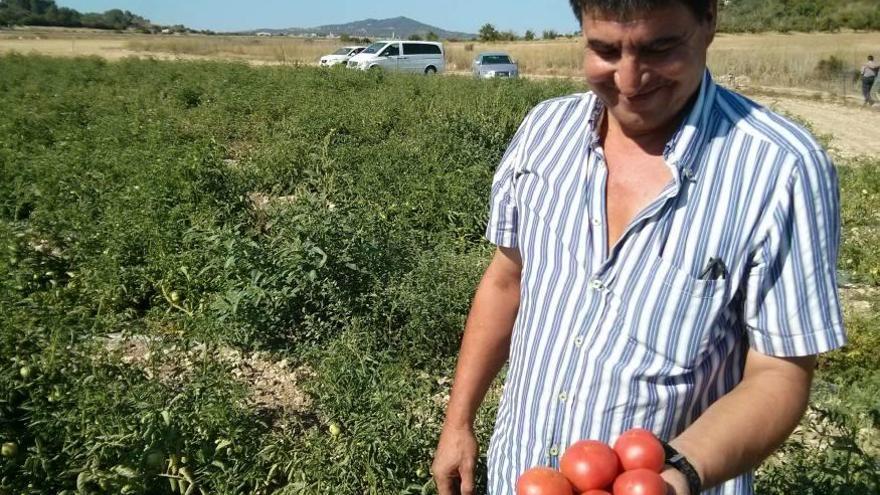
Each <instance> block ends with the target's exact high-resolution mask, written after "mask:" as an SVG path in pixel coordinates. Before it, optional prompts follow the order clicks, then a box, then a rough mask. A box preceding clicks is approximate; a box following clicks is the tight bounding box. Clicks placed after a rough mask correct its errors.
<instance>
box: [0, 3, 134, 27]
mask: <svg viewBox="0 0 880 495" xmlns="http://www.w3.org/2000/svg"><path fill="white" fill-rule="evenodd" d="M3 24H10V25H13V24H19V25H25V26H65V27H89V28H97V29H117V30H120V29H127V28H132V27H134V28H147V27H148V26H149V25H150V21H149V20H147V19H144V18H143V17H140V16H138V15H135V14H132V13H131V12H129V11H127V10H125V11H123V10H120V9H111V10H108V11H106V12H104V13H103V14H98V13H85V14H82V13H80V12H78V11H76V10H74V9H70V8H67V7H58V6H57V5H55V2H54V1H53V0H0V25H3Z"/></svg>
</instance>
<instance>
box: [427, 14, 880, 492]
mask: <svg viewBox="0 0 880 495" xmlns="http://www.w3.org/2000/svg"><path fill="white" fill-rule="evenodd" d="M560 1H561V0H560ZM570 3H571V6H572V7H573V10H574V13H575V14H576V15H577V18H578V20H579V21H580V22H581V26H582V30H583V35H584V39H585V50H584V75H585V77H586V80H587V82H588V83H589V86H590V88H591V91H589V92H586V93H579V94H573V95H568V96H562V97H558V98H553V99H550V100H547V101H544V102H542V103H539V104H538V105H537V106H536V107H535V108H534V109H533V110H532V111H531V112H530V113H529V114H528V115H527V116H526V118H525V120H524V121H523V123H522V125H521V127H520V128H519V131H518V132H517V133H516V134H515V135H514V137H513V139H512V141H511V143H510V145H509V147H508V149H507V152H506V153H505V154H504V157H503V158H502V159H501V161H500V164H499V165H498V168H497V172H496V174H495V179H494V182H493V184H492V189H491V196H490V208H489V215H488V218H489V221H488V225H487V229H486V237H487V238H488V240H489V241H490V242H491V243H493V244H495V245H496V246H497V250H496V252H495V256H494V258H493V259H492V261H491V263H490V264H489V266H488V268H487V269H486V272H485V275H484V276H483V279H482V281H481V282H480V285H479V287H478V289H477V291H476V295H475V296H474V299H473V305H472V307H471V311H470V315H469V317H468V320H467V323H466V325H465V331H464V339H463V342H462V345H461V352H460V354H459V360H458V366H457V369H456V372H455V379H454V381H453V386H452V392H451V395H450V399H449V403H448V405H447V410H446V420H445V423H444V426H443V430H442V433H441V434H440V439H439V441H438V446H437V451H436V454H435V457H434V463H433V465H432V472H433V475H434V479H435V480H436V482H437V486H438V491H439V493H440V495H459V494H462V495H472V494H474V492H475V487H474V480H475V472H474V471H475V469H474V468H475V466H477V465H478V463H477V460H478V459H479V448H478V445H477V438H476V436H475V434H474V418H475V417H476V414H477V408H478V407H479V405H480V403H481V402H482V401H483V398H484V396H485V394H486V392H487V390H488V389H489V386H490V384H491V383H492V380H493V379H494V378H495V376H496V374H497V373H498V372H499V371H500V370H501V368H502V366H503V365H504V364H505V363H507V364H508V365H509V366H508V367H507V372H506V374H505V375H506V376H505V385H504V389H503V393H502V398H501V402H500V404H499V406H498V412H497V416H496V422H495V430H494V433H493V435H492V438H491V440H490V442H489V446H488V450H487V457H486V461H487V462H486V464H487V468H488V472H487V480H488V487H487V490H486V492H487V493H488V495H512V494H514V493H515V488H514V487H515V485H516V482H517V478H518V477H519V475H520V474H521V473H523V472H524V471H525V470H527V469H528V468H530V467H533V466H541V465H543V466H551V467H553V468H557V467H559V463H560V458H561V456H562V455H563V454H564V453H565V451H566V449H567V448H568V446H570V445H571V444H573V443H574V442H576V441H577V440H580V439H594V440H600V441H603V442H613V441H614V440H615V439H616V438H617V437H619V436H620V434H621V433H622V432H624V431H626V430H628V429H630V428H635V427H641V428H646V429H648V430H651V431H652V432H653V433H654V434H656V435H657V436H658V437H660V438H662V439H664V440H666V441H668V443H669V446H670V449H669V451H668V454H667V455H668V457H667V458H666V460H667V461H668V463H669V466H667V467H666V469H664V471H663V473H662V477H663V479H665V481H666V483H668V485H669V487H668V495H697V494H701V495H752V494H753V493H754V487H753V481H754V471H753V468H754V467H755V466H757V465H758V464H759V463H760V462H761V461H762V460H764V458H766V457H767V456H768V455H770V453H771V452H773V451H774V450H775V449H776V448H777V447H778V446H779V445H780V444H781V443H782V442H783V441H784V440H785V439H786V438H787V437H788V436H789V434H790V433H791V432H792V430H793V429H794V428H795V426H797V424H798V421H799V420H800V419H801V416H802V415H803V413H804V410H805V409H806V407H807V403H808V400H809V395H810V383H811V382H812V378H813V370H814V369H815V368H816V355H817V354H820V353H823V352H827V351H829V350H831V349H836V348H838V347H840V346H842V345H844V343H845V342H846V336H845V333H844V327H843V318H842V316H841V309H840V304H839V300H838V295H837V272H836V270H835V267H836V265H837V252H838V242H839V238H840V211H839V208H838V182H837V175H836V172H835V168H834V165H833V164H832V163H831V159H830V158H829V157H828V154H827V153H826V152H825V150H824V149H822V146H821V145H820V144H819V143H818V142H817V141H816V140H815V139H814V138H813V136H811V135H810V134H809V133H808V132H807V131H806V130H804V129H803V128H802V127H800V126H798V125H796V124H794V123H792V122H791V121H789V120H787V119H785V118H784V117H782V116H780V115H777V114H775V113H773V112H771V111H770V110H768V109H766V108H764V107H762V106H760V105H758V104H757V103H755V102H753V101H751V100H749V99H747V98H745V97H743V96H741V95H739V94H737V93H735V92H733V91H730V90H728V89H725V88H723V87H720V86H718V85H717V84H716V83H715V81H714V80H713V78H712V76H711V74H710V73H709V71H708V70H707V69H706V57H707V51H708V49H709V45H710V44H711V43H712V39H713V38H714V35H715V26H716V19H717V15H716V14H717V12H718V10H717V0H570ZM874 73H875V72H873V71H872V74H874ZM673 450H675V451H678V454H680V455H678V454H676V453H675V452H673Z"/></svg>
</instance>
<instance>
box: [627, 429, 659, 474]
mask: <svg viewBox="0 0 880 495" xmlns="http://www.w3.org/2000/svg"><path fill="white" fill-rule="evenodd" d="M614 452H616V453H617V456H618V457H619V458H620V465H621V466H622V467H623V470H624V471H630V470H632V469H650V470H651V471H654V472H655V473H659V472H660V471H662V470H663V465H664V464H665V463H666V453H665V452H664V451H663V444H661V443H660V440H657V437H655V436H654V434H653V433H651V432H650V431H648V430H643V429H641V428H636V429H632V430H628V431H626V432H624V433H623V435H621V436H620V438H618V439H617V441H616V442H614Z"/></svg>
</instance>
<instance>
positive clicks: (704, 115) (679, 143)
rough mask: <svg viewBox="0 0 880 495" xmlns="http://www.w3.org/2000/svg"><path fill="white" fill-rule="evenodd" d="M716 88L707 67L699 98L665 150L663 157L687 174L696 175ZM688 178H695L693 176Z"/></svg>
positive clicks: (698, 92)
mask: <svg viewBox="0 0 880 495" xmlns="http://www.w3.org/2000/svg"><path fill="white" fill-rule="evenodd" d="M716 89H717V88H716V86H715V82H714V81H713V80H712V75H711V74H710V73H709V69H706V70H705V71H704V72H703V81H702V82H701V83H700V89H699V90H697V99H696V100H695V101H694V103H693V106H691V108H690V110H689V111H688V114H687V116H686V117H685V118H684V120H682V122H681V124H680V125H679V126H678V129H676V131H675V133H674V134H673V135H672V138H670V139H669V142H667V143H666V148H665V149H664V150H663V158H664V159H665V160H666V162H667V163H669V164H672V165H675V166H676V167H677V168H678V169H679V170H682V171H683V172H684V174H685V176H687V175H691V176H695V174H696V172H697V170H696V166H697V165H698V163H697V160H696V158H697V157H698V156H699V155H700V153H699V148H700V147H701V143H702V142H703V140H704V137H705V134H706V130H707V129H706V124H707V123H708V122H707V121H708V118H709V114H710V110H711V108H712V103H713V102H714V101H715V91H716ZM687 178H688V179H693V177H687Z"/></svg>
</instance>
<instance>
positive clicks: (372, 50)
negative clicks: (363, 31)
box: [361, 43, 388, 53]
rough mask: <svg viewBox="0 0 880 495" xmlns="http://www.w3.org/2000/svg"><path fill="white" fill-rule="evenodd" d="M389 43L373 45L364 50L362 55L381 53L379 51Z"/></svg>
mask: <svg viewBox="0 0 880 495" xmlns="http://www.w3.org/2000/svg"><path fill="white" fill-rule="evenodd" d="M387 44H388V43H373V44H372V45H370V46H368V47H366V48H364V51H362V52H361V53H379V50H381V49H382V47H384V46H385V45H387Z"/></svg>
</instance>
